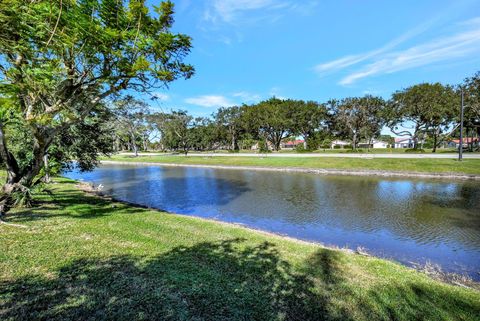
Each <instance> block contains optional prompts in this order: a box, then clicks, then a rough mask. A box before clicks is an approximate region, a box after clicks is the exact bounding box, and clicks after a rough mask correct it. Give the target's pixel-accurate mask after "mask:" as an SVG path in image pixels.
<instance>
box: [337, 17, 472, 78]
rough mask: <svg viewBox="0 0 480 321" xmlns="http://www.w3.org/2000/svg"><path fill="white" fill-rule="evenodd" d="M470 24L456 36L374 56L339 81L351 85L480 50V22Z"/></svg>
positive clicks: (457, 57)
mask: <svg viewBox="0 0 480 321" xmlns="http://www.w3.org/2000/svg"><path fill="white" fill-rule="evenodd" d="M469 25H470V26H473V28H472V29H470V30H467V31H462V32H458V33H456V34H454V35H453V36H447V37H441V38H436V39H433V40H431V41H429V42H427V43H424V44H420V45H417V46H412V47H410V48H408V49H405V50H401V51H396V52H387V53H385V54H383V55H380V56H378V57H375V59H373V61H372V62H370V63H369V64H367V65H366V66H364V67H363V68H361V69H360V70H357V71H354V72H352V73H350V74H348V75H347V76H346V77H344V78H343V79H341V80H340V82H339V83H340V84H341V85H349V84H352V83H354V82H355V81H358V80H360V79H362V78H365V77H369V76H374V75H380V74H388V73H394V72H398V71H401V70H406V69H411V68H416V67H421V66H426V65H430V64H434V63H438V62H445V61H451V60H453V59H459V58H463V57H465V56H467V55H470V54H473V53H480V23H477V24H473V23H472V24H469Z"/></svg>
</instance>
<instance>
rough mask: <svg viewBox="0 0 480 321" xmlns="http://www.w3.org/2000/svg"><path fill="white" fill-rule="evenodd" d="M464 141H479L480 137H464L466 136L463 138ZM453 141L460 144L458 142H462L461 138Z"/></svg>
mask: <svg viewBox="0 0 480 321" xmlns="http://www.w3.org/2000/svg"><path fill="white" fill-rule="evenodd" d="M462 141H463V143H464V144H465V143H472V142H478V141H480V140H479V138H476V137H473V138H472V137H464V138H462ZM452 142H454V143H457V144H458V143H460V139H452Z"/></svg>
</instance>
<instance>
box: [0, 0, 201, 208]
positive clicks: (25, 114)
mask: <svg viewBox="0 0 480 321" xmlns="http://www.w3.org/2000/svg"><path fill="white" fill-rule="evenodd" d="M173 14H174V7H173V3H172V2H170V1H163V2H160V3H159V5H158V6H154V9H153V12H150V9H149V7H147V6H146V4H145V2H144V1H141V0H130V1H116V0H63V1H48V0H37V1H27V0H5V1H2V2H1V3H0V25H1V26H2V28H1V29H0V76H1V78H0V96H1V97H3V98H4V99H3V100H2V105H1V106H0V155H1V156H2V159H3V161H4V163H5V164H6V167H7V172H8V180H7V184H5V185H4V186H3V194H4V195H7V196H8V194H10V193H11V192H12V190H15V189H18V188H19V187H20V186H30V185H32V184H33V181H34V179H35V177H36V176H37V175H39V173H40V171H41V169H42V166H43V164H44V161H43V159H44V155H45V154H46V153H47V152H48V150H49V148H50V146H51V145H52V143H53V142H54V141H56V140H58V138H59V137H61V136H62V135H63V134H64V133H65V132H68V131H69V130H71V128H72V127H75V126H80V125H85V124H87V123H86V120H87V119H88V118H89V117H96V116H95V114H96V115H97V116H98V115H100V113H99V112H98V108H99V106H101V105H102V100H103V99H106V98H110V97H114V96H115V95H117V94H119V93H120V92H121V91H123V90H127V89H130V90H135V91H148V90H151V89H153V88H158V87H166V86H167V85H168V83H170V82H172V81H174V80H176V79H178V78H180V77H182V78H189V77H191V76H192V75H193V73H194V69H193V67H192V66H191V65H189V64H186V63H184V58H185V57H186V56H187V54H188V53H189V52H190V49H191V38H190V37H189V36H187V35H184V34H175V33H172V32H170V29H171V27H172V25H173V22H174V19H173ZM7 101H8V102H7ZM12 119H16V121H18V122H21V123H22V126H24V129H25V133H26V135H27V136H28V139H27V141H29V142H30V144H29V146H28V149H29V151H28V152H27V153H26V154H29V155H31V157H30V158H29V160H28V164H27V165H26V166H23V167H21V166H20V165H19V164H20V163H22V162H25V161H26V159H17V158H19V157H20V158H21V155H19V154H17V155H14V153H12V150H11V148H12V147H11V146H12V143H11V142H9V139H8V137H9V134H8V131H9V130H10V128H11V127H9V126H8V125H7V124H8V122H11V121H12ZM77 156H79V157H80V158H81V157H82V155H77ZM7 203H8V197H5V196H3V197H2V199H1V204H0V213H3V212H4V211H5V210H6V209H8V205H7Z"/></svg>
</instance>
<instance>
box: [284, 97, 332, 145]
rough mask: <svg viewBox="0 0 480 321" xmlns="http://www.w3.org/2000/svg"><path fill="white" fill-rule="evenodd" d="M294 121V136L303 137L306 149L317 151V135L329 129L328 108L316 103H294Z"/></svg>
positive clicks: (301, 101)
mask: <svg viewBox="0 0 480 321" xmlns="http://www.w3.org/2000/svg"><path fill="white" fill-rule="evenodd" d="M291 117H292V118H293V119H294V124H293V125H294V134H295V135H300V136H302V137H303V139H304V141H305V143H304V147H305V149H308V150H313V149H315V148H316V147H317V146H316V143H315V142H316V140H315V138H316V135H317V134H319V132H321V131H324V130H326V128H327V119H328V115H327V108H326V107H325V105H323V104H319V103H317V102H315V101H307V102H305V101H303V100H294V101H292V116H291Z"/></svg>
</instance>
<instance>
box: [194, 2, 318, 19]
mask: <svg viewBox="0 0 480 321" xmlns="http://www.w3.org/2000/svg"><path fill="white" fill-rule="evenodd" d="M316 5H317V1H313V0H312V1H305V2H304V3H301V4H299V3H295V2H294V1H291V0H211V1H210V2H209V3H208V4H207V8H206V10H205V12H204V14H203V18H204V20H207V21H211V22H214V23H216V22H226V23H236V22H237V21H238V20H240V18H245V16H244V15H243V14H244V13H247V12H252V11H260V10H261V11H262V12H263V13H268V15H267V16H263V17H261V19H260V20H262V18H269V19H270V20H272V21H275V20H277V19H278V18H280V17H281V16H282V15H279V14H280V13H281V12H287V11H289V12H292V11H296V12H298V13H301V14H308V13H309V12H310V11H311V9H313V7H315V6H316ZM257 19H258V17H257ZM254 20H256V19H254Z"/></svg>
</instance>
